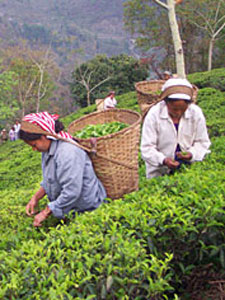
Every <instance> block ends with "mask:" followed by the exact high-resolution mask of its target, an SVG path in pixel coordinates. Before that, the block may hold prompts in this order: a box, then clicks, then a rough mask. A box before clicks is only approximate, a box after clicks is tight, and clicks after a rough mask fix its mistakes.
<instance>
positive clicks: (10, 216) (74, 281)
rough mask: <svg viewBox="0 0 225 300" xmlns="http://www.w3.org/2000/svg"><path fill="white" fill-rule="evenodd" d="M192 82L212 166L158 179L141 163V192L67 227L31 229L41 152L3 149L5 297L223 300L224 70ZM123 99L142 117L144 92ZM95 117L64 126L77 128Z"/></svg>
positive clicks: (1, 281)
mask: <svg viewBox="0 0 225 300" xmlns="http://www.w3.org/2000/svg"><path fill="white" fill-rule="evenodd" d="M189 79H190V80H191V82H192V83H193V84H197V85H198V86H199V87H200V90H199V94H198V104H199V106H200V107H201V108H202V109H203V111H204V114H205V116H206V119H207V126H208V130H209V134H210V138H211V142H212V146H211V148H210V149H211V153H210V154H209V155H208V156H207V157H206V159H205V160H204V161H203V162H199V163H195V164H193V165H192V166H188V167H183V168H181V170H179V171H177V172H176V173H175V174H174V175H173V176H164V177H160V178H155V179H152V180H147V179H146V178H145V166H144V163H143V161H142V160H141V159H140V164H139V166H140V168H139V173H140V188H139V191H137V192H133V193H130V194H128V195H125V196H124V197H123V199H118V200H115V201H112V200H110V199H109V203H107V204H103V205H102V206H101V207H100V208H98V209H97V210H96V211H93V212H87V213H84V214H82V215H79V216H76V218H70V219H69V221H68V223H67V224H63V223H59V222H58V221H57V220H56V219H55V218H54V217H52V216H50V217H49V218H48V220H47V221H46V222H45V223H44V225H43V226H42V227H41V228H38V229H36V228H34V227H33V226H32V218H29V217H27V216H26V214H25V205H26V204H27V202H28V201H29V199H30V197H31V196H32V194H33V193H34V192H35V191H36V190H37V189H38V188H39V183H40V181H41V162H40V160H41V157H40V153H37V152H33V151H32V149H30V147H28V146H27V145H25V144H24V143H23V142H22V141H16V142H6V143H5V144H3V145H1V146H0V233H1V239H0V299H10V300H15V299H29V300H30V299H36V300H41V299H43V300H46V299H48V300H53V299H54V300H55V299H62V300H67V299H68V300H69V299H86V300H91V299H92V300H94V299H110V300H111V299H112V300H117V299H123V300H128V299H130V300H134V299H135V300H143V299H146V300H161V299H169V300H175V299H181V300H183V299H196V300H197V299H213V300H216V299H222V298H219V297H220V295H221V293H222V292H221V287H222V288H224V285H223V282H224V281H225V272H224V270H225V197H224V193H225V181H224V178H225V171H224V164H225V151H224V145H225V136H224V133H225V122H224V116H225V91H224V86H225V85H224V84H220V83H222V82H223V83H224V80H225V69H218V70H214V71H212V72H211V73H210V72H205V73H200V74H199V73H196V74H193V75H190V77H189ZM117 100H118V103H119V105H118V107H119V108H128V109H133V110H139V108H138V105H137V99H136V93H135V92H130V93H128V94H124V95H121V96H118V97H117ZM95 110H96V107H95V105H92V106H90V107H88V108H84V109H81V110H79V111H78V112H77V113H75V114H72V115H69V116H67V117H66V118H64V119H63V120H62V121H63V122H64V124H65V125H66V126H68V125H69V124H70V122H72V121H73V120H75V119H77V118H79V117H81V116H82V115H84V114H87V113H90V112H92V111H95ZM46 203H47V199H46V198H45V199H44V200H43V201H42V202H41V203H40V206H39V209H41V208H42V207H45V205H46ZM215 282H220V290H219V289H218V288H217V285H216V283H215ZM224 289H225V288H224ZM209 295H213V296H210V297H211V298H210V297H209Z"/></svg>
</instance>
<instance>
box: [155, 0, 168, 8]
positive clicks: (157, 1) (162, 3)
mask: <svg viewBox="0 0 225 300" xmlns="http://www.w3.org/2000/svg"><path fill="white" fill-rule="evenodd" d="M153 1H154V2H155V3H157V4H159V5H160V6H162V7H163V8H165V9H168V5H166V4H165V3H164V2H162V1H160V0H153Z"/></svg>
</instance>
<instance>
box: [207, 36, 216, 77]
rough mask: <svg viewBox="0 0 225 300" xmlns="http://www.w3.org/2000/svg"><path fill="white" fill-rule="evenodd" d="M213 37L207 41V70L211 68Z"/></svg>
mask: <svg viewBox="0 0 225 300" xmlns="http://www.w3.org/2000/svg"><path fill="white" fill-rule="evenodd" d="M214 42H215V39H214V37H212V38H211V39H210V41H209V53H208V71H211V70H212V53H213V46H214Z"/></svg>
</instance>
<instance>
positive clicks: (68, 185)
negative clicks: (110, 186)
mask: <svg viewBox="0 0 225 300" xmlns="http://www.w3.org/2000/svg"><path fill="white" fill-rule="evenodd" d="M63 128H64V126H63V124H62V123H61V122H60V121H59V120H58V115H51V114H49V113H48V112H42V113H36V114H35V113H33V114H29V115H26V116H25V117H24V118H23V120H22V124H21V129H20V132H19V136H20V138H21V139H22V140H23V141H24V142H25V143H26V144H28V145H29V146H31V147H32V149H33V150H34V151H39V152H41V153H42V173H43V181H42V183H41V186H40V188H39V190H38V191H37V192H36V193H35V194H34V195H33V197H32V198H31V199H30V201H29V202H28V204H27V206H26V213H27V215H28V216H33V215H34V214H35V208H36V207H37V205H38V202H39V201H40V199H42V198H43V197H44V196H45V195H47V197H48V199H49V201H50V202H49V203H48V205H47V206H46V208H45V209H44V210H42V211H41V212H40V213H38V214H37V215H36V216H35V217H34V222H33V225H34V226H35V227H38V226H41V225H42V222H43V221H44V220H45V219H46V218H48V216H49V215H50V214H53V215H54V216H55V217H56V218H59V219H63V218H64V217H65V216H66V215H67V214H68V213H69V212H70V211H73V212H79V213H81V212H84V211H91V210H94V209H96V208H98V207H99V205H100V204H101V203H102V202H103V200H104V198H105V197H106V192H105V189H104V187H103V185H102V183H101V182H100V181H99V179H98V178H97V176H96V174H95V171H94V169H93V166H92V162H91V160H90V158H89V156H88V154H87V153H86V152H85V151H84V150H83V149H81V148H80V147H78V145H77V143H76V142H75V141H74V140H73V138H72V136H71V135H70V134H69V133H67V132H64V131H62V130H63ZM34 171H35V170H34Z"/></svg>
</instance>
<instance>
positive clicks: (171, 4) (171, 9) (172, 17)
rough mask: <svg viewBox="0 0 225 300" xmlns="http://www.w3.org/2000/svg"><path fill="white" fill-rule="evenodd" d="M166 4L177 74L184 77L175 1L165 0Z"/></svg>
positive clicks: (182, 54)
mask: <svg viewBox="0 0 225 300" xmlns="http://www.w3.org/2000/svg"><path fill="white" fill-rule="evenodd" d="M167 5H168V17H169V24H170V29H171V33H172V38H173V44H174V51H175V58H176V68H177V74H178V76H179V77H180V78H185V77H186V74H185V63H184V53H183V46H182V41H181V38H180V33H179V28H178V24H177V19H176V12H175V1H174V0H167Z"/></svg>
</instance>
